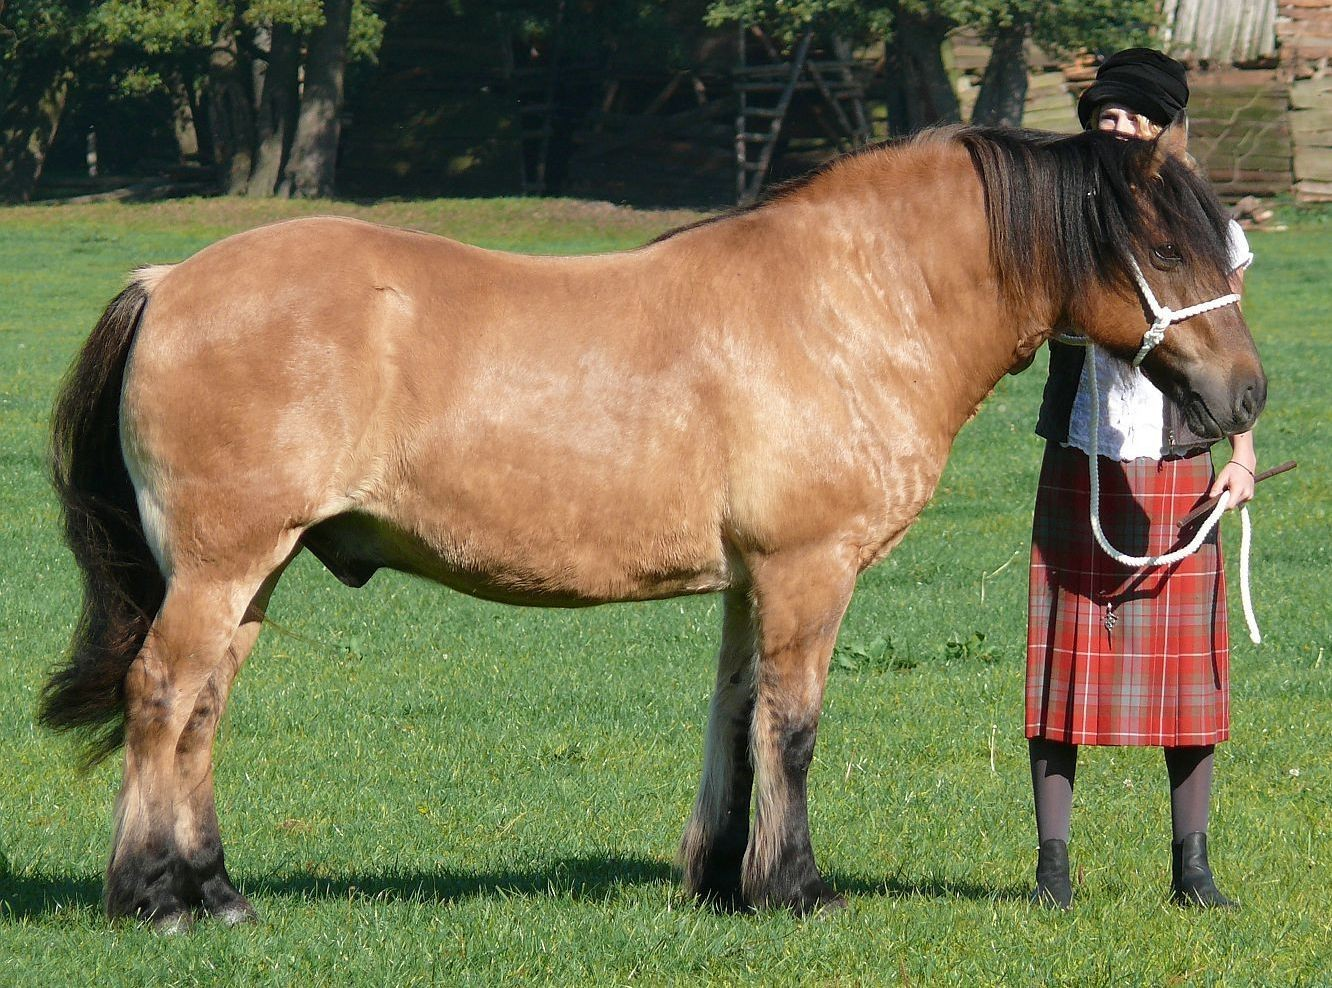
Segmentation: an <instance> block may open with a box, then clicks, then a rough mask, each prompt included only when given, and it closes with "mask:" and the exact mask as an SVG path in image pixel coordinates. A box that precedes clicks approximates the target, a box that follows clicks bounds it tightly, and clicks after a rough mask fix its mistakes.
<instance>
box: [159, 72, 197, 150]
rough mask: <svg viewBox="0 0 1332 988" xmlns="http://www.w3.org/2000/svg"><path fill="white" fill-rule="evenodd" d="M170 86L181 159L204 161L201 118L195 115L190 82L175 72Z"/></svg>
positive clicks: (173, 130)
mask: <svg viewBox="0 0 1332 988" xmlns="http://www.w3.org/2000/svg"><path fill="white" fill-rule="evenodd" d="M168 86H169V88H170V91H171V131H172V133H173V134H174V135H175V138H176V151H177V154H178V156H179V160H180V161H182V162H185V161H189V160H190V159H194V160H196V161H203V160H205V159H204V158H203V156H202V155H201V154H200V150H201V149H200V147H199V120H198V119H197V117H196V116H195V109H194V96H193V94H192V93H191V92H190V88H191V87H190V83H189V82H187V81H186V80H185V77H184V75H182V74H181V73H179V72H173V73H172V74H171V78H170V82H169V83H168Z"/></svg>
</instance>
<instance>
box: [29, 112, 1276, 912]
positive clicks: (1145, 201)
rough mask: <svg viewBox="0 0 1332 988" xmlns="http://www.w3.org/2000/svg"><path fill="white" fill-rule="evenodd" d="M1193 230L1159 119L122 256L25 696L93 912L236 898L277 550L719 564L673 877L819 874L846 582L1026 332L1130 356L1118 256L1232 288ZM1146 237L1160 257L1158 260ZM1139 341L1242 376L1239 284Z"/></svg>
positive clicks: (1208, 289)
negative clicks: (820, 737) (707, 677)
mask: <svg viewBox="0 0 1332 988" xmlns="http://www.w3.org/2000/svg"><path fill="white" fill-rule="evenodd" d="M1223 234H1224V214H1223V213H1222V211H1221V209H1220V207H1219V206H1218V205H1217V203H1216V200H1215V198H1214V197H1213V195H1212V193H1211V192H1210V190H1209V189H1208V187H1207V184H1206V182H1205V181H1204V180H1203V179H1201V178H1200V177H1199V176H1197V175H1196V174H1195V173H1194V172H1193V171H1192V170H1191V168H1190V167H1189V163H1188V161H1187V158H1186V153H1185V148H1184V144H1183V129H1182V127H1173V128H1170V129H1168V130H1167V131H1166V132H1165V133H1164V134H1163V135H1162V137H1161V138H1160V139H1159V140H1158V141H1156V142H1155V143H1151V144H1140V143H1138V142H1120V141H1116V140H1114V139H1113V138H1110V137H1108V136H1107V135H1100V134H1082V135H1078V136H1075V137H1069V138H1055V137H1052V136H1050V135H1041V134H1033V133H1024V132H1015V131H986V130H944V131H938V132H933V133H929V134H926V135H924V136H922V137H920V138H918V139H915V140H912V141H909V142H905V143H900V144H894V145H890V146H885V147H879V148H875V149H873V150H869V151H865V152H863V153H859V154H855V155H852V156H848V157H845V158H842V159H840V160H838V161H836V162H835V163H833V164H832V165H830V166H829V167H827V168H824V169H822V170H821V171H819V172H818V173H816V174H815V175H813V176H812V177H810V178H808V179H807V180H805V181H802V182H800V183H798V184H796V185H793V186H789V187H787V188H784V189H782V190H780V191H779V192H778V193H777V194H775V195H774V196H773V197H771V198H770V199H769V200H768V201H767V202H765V203H764V204H762V205H761V206H759V207H758V208H754V209H750V210H747V211H744V212H740V213H736V214H733V215H729V216H725V217H721V218H718V219H714V220H709V221H707V222H705V223H702V224H698V225H695V226H692V227H687V228H685V229H682V230H679V231H676V232H674V233H673V234H671V235H669V236H666V237H664V238H661V239H659V240H657V241H655V242H653V243H651V244H648V245H646V246H644V247H641V248H639V249H637V250H631V251H626V252H623V253H617V254H608V255H601V256H590V257H571V258H556V257H532V256H518V255H512V254H504V253H497V252H492V251H487V250H481V249H478V248H475V247H469V246H466V245H463V244H459V243H456V242H453V241H449V240H445V239H442V238H438V237H432V236H427V235H424V234H420V233H414V232H408V231H402V230H395V229H389V228H386V227H381V226H374V225H370V224H366V223H360V222H354V221H352V220H347V219H335V218H321V219H308V220H297V221H292V222H288V223H280V224H277V225H274V226H269V227H264V228H262V229H258V230H253V231H250V232H248V233H242V234H239V235H237V236H234V237H229V238H227V239H225V240H222V241H220V242H218V243H216V244H213V245H212V246H210V247H208V248H206V249H205V250H203V251H201V252H199V253H198V254H196V255H194V256H193V257H191V258H189V259H187V260H185V261H183V262H181V263H180V264H177V265H174V266H169V267H167V266H159V267H153V268H147V269H142V270H140V271H139V272H137V273H136V274H135V275H134V276H133V277H132V279H131V283H130V285H129V287H128V288H126V289H125V291H124V292H122V293H121V294H120V296H119V297H117V298H116V299H115V300H114V301H113V302H112V303H111V305H110V306H109V307H108V309H107V311H106V313H105V314H104V315H103V317H102V320H101V322H99V323H98V325H97V327H96V329H94V331H93V334H92V336H91V338H90V339H89V341H88V343H87V344H86V346H85V347H84V349H83V351H82V353H81V354H80V355H79V356H78V358H77V360H76V362H75V364H74V367H73V369H72V370H71V372H70V375H69V377H68V379H67V380H66V382H65V385H64V389H63V391H62V393H61V396H60V399H59V401H58V403H57V408H56V415H55V422H54V430H55V437H54V471H55V481H56V489H57V492H58V494H59V496H60V501H61V505H62V507H63V510H64V518H65V532H66V537H67V540H68V542H69V544H70V547H71V549H72V550H73V552H74V556H75V559H76V561H77V562H78V564H79V566H80V568H81V570H82V572H83V574H84V601H83V612H82V616H81V618H80V619H79V621H78V623H77V625H76V627H75V629H74V640H73V645H72V648H71V651H70V655H69V658H68V660H67V662H66V664H65V665H63V666H62V667H60V668H59V669H57V670H56V672H55V673H54V675H53V676H52V679H51V681H50V684H49V685H48V687H47V690H46V694H45V702H44V707H43V710H42V719H43V720H44V721H45V723H47V724H49V725H51V726H53V727H58V728H69V727H79V728H86V729H88V730H89V731H91V732H92V754H93V755H94V756H99V755H106V754H107V753H109V752H111V751H113V750H115V749H116V748H117V747H119V746H121V745H122V743H123V747H124V779H123V785H122V788H121V792H120V795H119V798H118V800H117V803H116V826H115V836H114V839H113V843H112V852H111V860H110V865H109V868H108V875H107V893H106V901H107V908H108V911H109V912H110V914H111V915H113V916H118V915H135V916H139V917H141V918H144V919H147V920H151V921H153V922H154V923H156V924H158V925H159V926H162V927H165V928H168V929H175V928H180V927H181V926H183V925H186V924H188V923H189V922H190V920H191V918H192V916H193V915H194V914H195V913H196V912H197V911H202V912H204V913H206V914H210V915H213V916H215V917H218V918H220V919H222V920H224V921H226V922H239V921H242V920H246V919H248V918H250V917H252V916H253V914H254V913H253V910H252V908H251V907H250V905H249V903H248V902H247V901H246V900H245V898H244V897H243V896H242V895H241V894H240V892H238V891H237V890H236V888H235V887H234V885H233V884H232V882H231V881H230V879H229V878H228V875H227V871H226V868H225V865H224V861H223V851H222V840H221V836H220V830H219V827H218V821H217V812H216V808H215V804H214V795H213V781H212V780H213V776H212V747H213V739H214V733H215V731H216V728H217V724H218V721H219V719H220V718H221V717H222V714H223V710H224V708H225V705H226V701H227V697H228V695H229V693H230V691H231V688H232V684H233V681H234V679H235V677H236V674H237V672H238V671H239V669H240V667H241V665H242V664H243V662H244V661H245V658H246V656H247V655H248V654H249V652H250V649H251V648H252V646H253V645H254V643H255V640H256V638H257V636H258V633H259V628H260V623H261V619H262V615H263V612H264V609H265V607H266V606H267V601H268V599H269V595H270V594H271V593H272V592H273V589H274V587H275V585H276V584H277V582H278V579H279V577H280V576H281V574H282V571H283V569H284V568H285V567H286V566H287V564H288V563H290V561H291V560H292V558H293V557H294V556H295V555H296V554H297V553H299V552H300V551H301V550H302V549H309V550H310V551H311V552H313V553H314V554H315V555H316V556H317V557H318V558H319V559H320V560H321V561H322V562H323V563H324V565H325V566H327V567H328V569H329V570H330V571H331V572H332V573H333V574H334V575H335V576H337V577H338V578H339V579H340V580H342V581H343V582H344V583H346V584H348V585H350V586H360V585H362V584H363V583H364V582H365V581H366V580H368V579H370V578H371V576H372V575H373V574H374V573H375V571H376V570H377V569H380V568H383V567H388V568H391V569H397V570H400V571H403V572H407V573H412V574H416V575H419V576H422V577H425V578H427V579H431V580H435V581H437V582H439V583H443V584H446V585H448V586H451V587H454V588H456V589H458V590H461V591H463V592H465V593H469V594H474V595H476V596H480V597H486V598H489V599H492V600H498V601H504V602H508V603H512V604H525V605H533V606H557V607H575V606H584V605H590V604H600V603H606V602H611V601H624V600H645V599H650V598H662V597H671V596H675V595H680V594H692V593H714V592H715V593H721V594H723V595H724V619H723V622H722V643H721V650H720V655H719V659H718V667H717V679H716V691H715V694H714V696H713V700H712V706H711V712H710V714H709V724H708V734H707V742H706V750H705V752H704V771H703V778H702V782H701V785H700V788H699V793H698V798H697V800H696V802H695V804H694V809H693V813H692V816H691V817H690V820H689V823H688V825H687V827H686V830H685V835H684V840H683V842H682V847H681V862H682V867H683V871H684V881H685V883H686V885H687V887H688V888H689V889H690V890H691V891H693V892H695V893H697V894H698V895H699V896H700V897H702V898H704V899H709V900H714V901H717V902H720V903H725V904H729V905H735V906H748V907H773V906H776V907H789V908H791V909H794V910H795V911H797V912H801V913H803V912H807V911H810V910H814V909H820V908H827V907H832V906H835V905H837V904H838V903H839V902H840V899H839V898H838V896H837V895H836V893H835V892H833V891H832V889H830V888H829V887H828V886H827V884H826V883H825V882H824V881H823V879H822V877H821V876H820V873H819V870H818V868H817V867H816V865H815V861H814V854H813V850H812V847H811V844H810V836H809V827H808V822H807V817H806V776H807V770H808V767H809V764H810V759H811V757H812V755H813V750H814V742H815V734H816V730H817V727H818V721H819V712H820V709H821V706H822V700H823V690H824V683H825V679H826V675H827V670H828V661H829V657H830V655H831V653H832V649H833V644H834V640H835V638H836V635H837V630H838V627H839V625H840V623H841V620H842V616H843V614H844V612H845V610H846V607H847V603H848V601H849V600H850V597H851V593H852V590H853V588H854V586H855V582H856V577H857V575H858V574H859V573H860V572H862V571H863V570H864V569H865V568H866V567H868V566H870V565H872V564H873V563H875V562H877V561H878V560H880V559H882V558H883V557H884V556H885V555H886V554H887V553H888V552H889V551H890V550H891V549H892V548H893V546H895V545H896V544H897V543H898V542H899V541H900V540H901V538H902V537H903V536H904V535H905V533H906V531H907V529H908V527H909V526H910V525H911V523H912V522H913V521H914V519H915V518H916V517H917V515H918V514H919V513H920V511H921V509H922V508H923V507H924V505H925V503H926V502H927V500H928V499H929V498H930V496H931V494H932V492H933V491H934V488H935V485H936V483H937V481H938V479H939V475H940V473H941V471H942V469H943V466H944V461H945V459H946V457H947V455H948V451H949V449H950V447H951V444H952V442H953V439H954V437H955V436H956V434H957V432H958V430H959V429H960V428H961V427H962V425H963V424H964V423H965V422H966V420H967V419H968V417H969V416H970V415H971V414H972V413H973V412H974V411H975V409H976V407H977V405H978V404H979V403H980V401H981V400H982V399H983V398H984V397H985V395H986V394H987V393H988V392H989V391H990V389H991V388H992V387H993V385H994V384H995V382H996V381H997V380H998V378H999V377H1000V376H1001V375H1003V373H1004V372H1005V370H1007V369H1008V368H1010V367H1012V366H1013V365H1014V364H1015V363H1017V362H1018V361H1019V360H1021V359H1023V358H1024V357H1026V356H1027V355H1029V354H1030V353H1031V352H1032V351H1033V350H1034V349H1035V348H1036V347H1038V346H1040V345H1041V343H1042V342H1043V341H1044V340H1046V339H1047V338H1048V337H1049V336H1050V334H1051V333H1052V331H1053V330H1054V329H1055V328H1056V327H1070V326H1076V327H1078V328H1079V329H1080V330H1081V331H1082V332H1084V333H1086V334H1087V335H1089V336H1090V337H1091V338H1092V339H1093V340H1095V341H1096V342H1098V343H1100V344H1101V345H1103V346H1105V347H1107V348H1109V349H1110V350H1112V351H1114V352H1117V353H1121V354H1124V355H1126V356H1127V355H1131V354H1133V353H1134V351H1136V350H1137V348H1138V346H1139V343H1140V341H1141V338H1142V336H1143V332H1144V330H1145V329H1146V321H1145V319H1144V315H1143V308H1142V303H1141V301H1140V300H1139V299H1138V297H1137V294H1136V292H1135V288H1134V285H1133V283H1132V281H1131V279H1130V278H1129V277H1128V275H1127V274H1126V268H1127V266H1128V263H1129V260H1130V258H1136V259H1138V260H1139V261H1140V262H1141V263H1142V267H1143V269H1144V270H1145V271H1146V272H1147V275H1148V278H1149V280H1150V282H1151V285H1152V289H1153V291H1154V292H1155V294H1156V295H1157V297H1158V298H1160V299H1162V300H1163V301H1164V302H1166V303H1167V304H1178V303H1180V302H1181V301H1182V302H1183V303H1185V304H1187V302H1188V301H1190V300H1192V299H1196V298H1200V297H1213V296H1215V295H1216V294H1218V290H1219V289H1222V288H1224V285H1225V274H1226V273H1225V270H1224V252H1223ZM1167 243H1169V244H1173V245H1175V248H1176V249H1177V251H1178V253H1179V254H1180V255H1181V256H1182V257H1183V261H1182V263H1173V264H1171V265H1166V264H1154V263H1153V258H1154V257H1157V256H1158V255H1159V256H1170V257H1173V256H1174V252H1164V251H1154V250H1153V248H1159V247H1161V246H1162V245H1164V244H1167ZM1209 293H1210V294H1209ZM1143 367H1144V370H1145V371H1146V373H1147V374H1148V375H1149V377H1151V379H1152V380H1153V381H1154V382H1156V383H1157V384H1158V386H1160V387H1161V388H1162V389H1163V390H1165V391H1167V392H1169V393H1171V394H1173V395H1176V396H1180V397H1185V396H1192V403H1191V404H1190V406H1189V407H1190V409H1191V411H1190V415H1191V417H1192V418H1193V419H1195V421H1192V422H1191V425H1193V427H1194V428H1195V430H1196V431H1199V432H1200V433H1202V434H1204V435H1217V434H1219V433H1222V432H1224V433H1237V432H1242V431H1244V430H1246V429H1248V428H1249V427H1250V426H1251V425H1252V423H1253V420H1254V418H1255V417H1256V416H1257V414H1258V411H1259V410H1260V409H1261V407H1262V403H1263V396H1264V394H1265V382H1264V378H1263V374H1262V369H1261V366H1260V364H1259V361H1258V357H1257V354H1256V353H1255V351H1254V347H1253V342H1252V340H1251V339H1250V337H1249V333H1248V330H1247V328H1246V326H1245V324H1244V322H1243V319H1242V317H1241V315H1240V314H1239V311H1238V309H1236V308H1234V307H1228V308H1226V309H1224V310H1218V311H1215V312H1212V313H1209V314H1207V315H1205V316H1200V317H1197V318H1193V319H1190V320H1188V321H1187V322H1184V323H1182V324H1180V325H1177V326H1175V327H1173V328H1172V329H1171V331H1170V334H1169V335H1168V336H1167V338H1166V340H1165V342H1164V343H1163V344H1161V345H1160V346H1159V347H1157V348H1156V349H1155V350H1154V351H1153V352H1152V353H1151V355H1150V356H1149V357H1148V358H1147V361H1146V362H1145V363H1144V364H1143ZM751 805H752V806H753V810H752V813H751Z"/></svg>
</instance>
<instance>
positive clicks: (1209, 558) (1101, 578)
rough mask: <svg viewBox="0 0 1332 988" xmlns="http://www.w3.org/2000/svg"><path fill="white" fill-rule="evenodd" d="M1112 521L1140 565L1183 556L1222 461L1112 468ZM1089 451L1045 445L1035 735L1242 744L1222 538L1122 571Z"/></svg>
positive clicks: (1033, 654) (1108, 477)
mask: <svg viewBox="0 0 1332 988" xmlns="http://www.w3.org/2000/svg"><path fill="white" fill-rule="evenodd" d="M1099 462H1100V480H1101V525H1102V529H1103V530H1104V532H1105V534H1106V537H1107V538H1108V539H1109V540H1110V543H1111V545H1114V546H1115V547H1116V548H1118V549H1119V550H1120V551H1122V552H1126V553H1128V554H1130V555H1135V556H1138V555H1148V554H1150V555H1159V554H1161V553H1164V552H1168V551H1170V550H1171V549H1173V548H1176V547H1177V546H1178V544H1179V543H1178V539H1177V536H1178V525H1179V520H1180V519H1181V518H1182V517H1183V516H1184V515H1185V514H1186V513H1187V512H1188V511H1190V510H1191V509H1192V508H1194V507H1196V506H1197V505H1198V504H1199V503H1201V502H1202V500H1203V499H1204V498H1206V496H1207V491H1208V489H1209V488H1210V486H1211V484H1212V480H1213V473H1212V463H1211V457H1210V456H1209V455H1208V454H1207V453H1200V454H1197V455H1194V456H1190V457H1186V458H1184V459H1171V460H1159V461H1157V460H1149V459H1139V460H1132V461H1129V462H1120V461H1117V460H1108V459H1105V458H1101V459H1100V461H1099ZM1089 499H1090V487H1089V483H1088V469H1087V455H1086V454H1085V453H1083V452H1081V451H1080V450H1077V449H1071V448H1069V447H1066V446H1062V445H1060V444H1059V443H1055V442H1051V443H1047V444H1046V451H1045V459H1044V462H1043V463H1042V466H1041V480H1040V485H1039V487H1038V489H1037V494H1036V510H1035V514H1034V521H1033V525H1032V546H1031V569H1030V590H1029V606H1028V625H1027V704H1026V706H1027V716H1026V721H1027V723H1026V734H1027V737H1029V738H1035V737H1040V738H1047V739H1049V740H1052V741H1063V742H1066V743H1070V744H1094V745H1163V746H1176V745H1206V744H1215V743H1216V742H1218V741H1224V740H1225V739H1226V738H1227V737H1229V735H1230V674H1229V672H1230V670H1229V666H1230V641H1229V629H1228V623H1227V614H1226V590H1225V572H1224V566H1223V562H1222V557H1221V545H1220V532H1219V530H1218V531H1214V532H1213V533H1212V535H1211V536H1210V537H1209V539H1208V540H1207V541H1206V542H1204V543H1203V545H1202V547H1201V548H1200V549H1199V550H1198V551H1197V552H1196V553H1194V554H1193V555H1192V556H1189V557H1188V558H1187V559H1183V560H1181V561H1179V562H1178V563H1176V564H1174V565H1173V566H1170V567H1147V568H1143V569H1134V568H1132V567H1129V566H1123V565H1121V564H1119V563H1117V562H1115V561H1114V560H1113V559H1111V558H1110V557H1109V556H1107V555H1106V554H1105V552H1104V551H1102V550H1101V548H1100V547H1099V546H1097V545H1096V543H1095V541H1094V537H1093V535H1092V531H1091V524H1090V522H1089V521H1088V501H1089Z"/></svg>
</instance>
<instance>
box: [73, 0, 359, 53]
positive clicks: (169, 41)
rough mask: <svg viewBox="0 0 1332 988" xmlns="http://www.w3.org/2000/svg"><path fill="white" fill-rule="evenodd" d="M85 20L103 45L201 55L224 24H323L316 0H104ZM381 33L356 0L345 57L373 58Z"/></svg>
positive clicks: (308, 27)
mask: <svg viewBox="0 0 1332 988" xmlns="http://www.w3.org/2000/svg"><path fill="white" fill-rule="evenodd" d="M91 22H92V24H94V25H95V26H96V28H97V30H98V32H99V34H100V36H101V38H102V39H103V40H104V41H106V42H107V43H109V44H116V45H125V46H130V47H133V48H137V49H139V50H141V51H142V52H144V53H145V54H147V55H173V54H175V55H179V54H182V53H184V52H194V53H196V54H198V55H202V54H203V53H204V52H205V51H206V50H207V47H208V45H209V44H210V43H211V42H212V40H213V38H214V36H215V35H216V33H217V31H218V30H219V29H221V28H222V27H224V26H225V25H229V24H240V25H245V26H246V27H248V28H250V29H252V30H253V29H255V28H258V27H261V26H264V25H269V24H285V25H288V26H290V27H291V28H292V29H293V30H294V31H295V32H296V33H297V34H308V33H309V32H310V31H312V30H314V29H315V28H316V27H319V26H320V25H321V24H323V23H324V5H323V2H322V0H256V2H252V3H247V2H245V0H184V2H182V0H104V2H103V3H100V4H98V5H97V7H96V9H95V10H94V12H93V15H92V20H91ZM383 36H384V22H383V19H382V18H380V16H379V15H378V13H376V12H375V10H374V9H373V7H372V6H371V5H370V3H369V0H356V3H355V4H354V5H353V7H352V28H351V35H350V38H349V40H348V56H349V57H350V58H352V59H354V60H357V59H359V60H373V59H374V57H375V55H376V54H377V52H378V51H379V45H380V43H381V42H382V40H383Z"/></svg>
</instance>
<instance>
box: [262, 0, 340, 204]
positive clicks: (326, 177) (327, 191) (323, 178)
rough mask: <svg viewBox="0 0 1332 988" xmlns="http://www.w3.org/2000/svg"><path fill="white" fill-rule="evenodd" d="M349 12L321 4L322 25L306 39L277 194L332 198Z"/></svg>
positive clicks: (331, 0) (329, 2) (329, 1)
mask: <svg viewBox="0 0 1332 988" xmlns="http://www.w3.org/2000/svg"><path fill="white" fill-rule="evenodd" d="M351 7H352V0H324V23H323V24H322V25H321V26H319V27H318V28H316V29H315V31H314V33H313V34H311V36H310V46H309V53H308V54H307V55H306V59H305V87H304V91H303V92H302V93H301V109H300V116H299V118H298V120H297V123H296V138H295V140H294V141H293V143H292V146H291V157H290V159H289V160H288V161H287V167H286V170H285V172H284V174H283V179H282V185H281V187H280V188H279V190H278V191H279V193H280V194H283V195H289V196H294V197H297V198H304V199H311V198H321V197H325V196H331V195H332V194H333V178H334V172H335V169H336V166H337V156H338V136H339V131H340V126H341V125H340V122H339V120H338V115H339V114H340V113H341V112H342V81H343V75H344V72H345V70H346V67H347V34H348V32H349V30H350V28H351Z"/></svg>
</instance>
